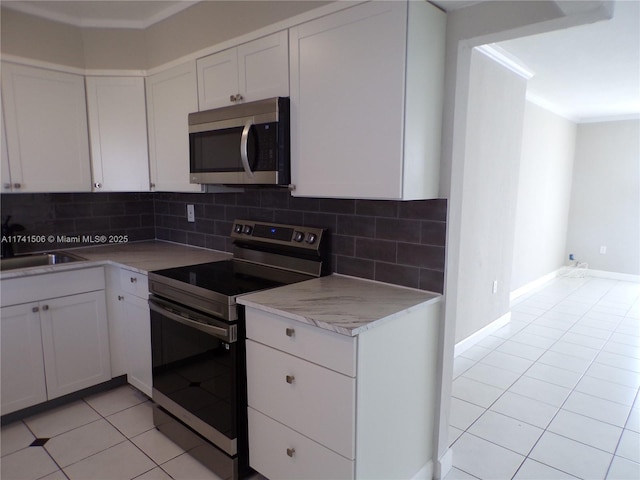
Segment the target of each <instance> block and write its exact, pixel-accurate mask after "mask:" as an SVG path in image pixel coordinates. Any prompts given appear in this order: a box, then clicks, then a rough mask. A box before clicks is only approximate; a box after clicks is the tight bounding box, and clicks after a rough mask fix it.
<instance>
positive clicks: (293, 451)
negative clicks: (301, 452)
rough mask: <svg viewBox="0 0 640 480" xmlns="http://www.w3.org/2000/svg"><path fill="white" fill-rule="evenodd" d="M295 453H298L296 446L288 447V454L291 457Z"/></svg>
mask: <svg viewBox="0 0 640 480" xmlns="http://www.w3.org/2000/svg"><path fill="white" fill-rule="evenodd" d="M295 453H296V449H295V448H287V455H289V456H290V457H293V456H294V455H295Z"/></svg>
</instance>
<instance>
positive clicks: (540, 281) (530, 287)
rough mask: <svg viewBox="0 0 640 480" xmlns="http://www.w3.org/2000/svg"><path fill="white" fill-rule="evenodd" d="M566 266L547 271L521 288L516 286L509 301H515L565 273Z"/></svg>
mask: <svg viewBox="0 0 640 480" xmlns="http://www.w3.org/2000/svg"><path fill="white" fill-rule="evenodd" d="M565 269H566V267H560V268H559V269H557V270H554V271H553V272H550V273H547V274H546V275H543V276H541V277H540V278H536V279H535V280H534V281H533V282H529V283H526V284H524V285H523V286H521V287H520V288H516V289H515V290H513V291H512V292H511V293H510V294H509V301H511V302H513V301H514V300H516V299H518V298H520V297H522V296H523V295H526V294H527V293H530V292H533V291H534V290H536V289H538V288H540V287H541V286H542V285H544V284H545V283H547V282H550V281H551V280H553V279H554V278H556V277H558V276H560V275H562V273H564V271H565Z"/></svg>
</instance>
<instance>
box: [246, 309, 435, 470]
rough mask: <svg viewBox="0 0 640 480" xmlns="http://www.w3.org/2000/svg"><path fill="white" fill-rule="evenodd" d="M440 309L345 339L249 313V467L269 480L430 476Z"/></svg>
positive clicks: (405, 316)
mask: <svg viewBox="0 0 640 480" xmlns="http://www.w3.org/2000/svg"><path fill="white" fill-rule="evenodd" d="M439 311H440V304H439V303H432V304H426V305H424V306H421V307H419V308H414V309H411V310H409V311H407V312H405V313H402V314H398V315H397V316H395V317H394V318H393V320H389V321H387V322H385V323H382V324H380V325H378V326H375V327H374V328H370V329H368V330H365V331H363V332H362V333H360V334H359V335H357V336H348V335H342V334H338V333H335V332H332V331H329V330H325V329H322V328H319V327H316V326H312V325H308V324H305V323H302V322H298V321H296V320H292V319H289V318H286V317H284V316H279V315H275V314H272V313H267V312H265V311H261V310H259V309H256V308H252V307H246V321H247V397H248V422H249V461H250V465H251V467H252V468H254V469H255V470H257V471H258V472H260V473H261V474H262V475H264V476H266V477H267V478H269V479H271V480H275V479H278V480H281V479H297V480H302V479H323V480H326V479H354V478H357V479H389V478H393V479H403V478H406V479H410V478H413V477H414V476H416V475H417V474H419V475H421V478H431V474H432V468H433V462H432V451H433V429H434V418H435V408H436V407H435V402H436V387H437V384H436V382H437V376H436V370H437V354H438V345H437V338H438V328H439V318H440V313H439Z"/></svg>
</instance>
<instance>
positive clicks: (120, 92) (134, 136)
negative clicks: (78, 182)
mask: <svg viewBox="0 0 640 480" xmlns="http://www.w3.org/2000/svg"><path fill="white" fill-rule="evenodd" d="M87 104H88V110H89V136H90V138H91V164H92V166H93V182H94V191H102V192H113V191H125V192H126V191H133V192H140V191H143V192H144V191H149V154H148V150H147V114H146V106H145V94H144V80H143V79H142V78H139V77H126V78H121V77H87Z"/></svg>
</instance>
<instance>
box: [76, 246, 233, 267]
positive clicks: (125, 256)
mask: <svg viewBox="0 0 640 480" xmlns="http://www.w3.org/2000/svg"><path fill="white" fill-rule="evenodd" d="M70 252H71V253H73V254H75V255H80V256H81V257H84V258H86V259H87V260H91V261H94V262H95V261H111V262H114V263H118V264H121V265H122V266H126V267H131V268H133V269H134V270H138V271H140V272H141V273H148V272H152V271H154V270H162V269H164V268H173V267H182V266H183V265H195V264H197V263H207V262H218V261H220V260H228V259H230V258H231V256H232V255H231V254H230V253H226V252H219V251H216V250H206V249H204V248H197V247H191V246H188V245H180V244H177V243H169V242H162V241H158V240H152V241H148V242H135V243H121V244H112V245H104V246H98V247H86V248H78V249H74V250H70Z"/></svg>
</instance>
